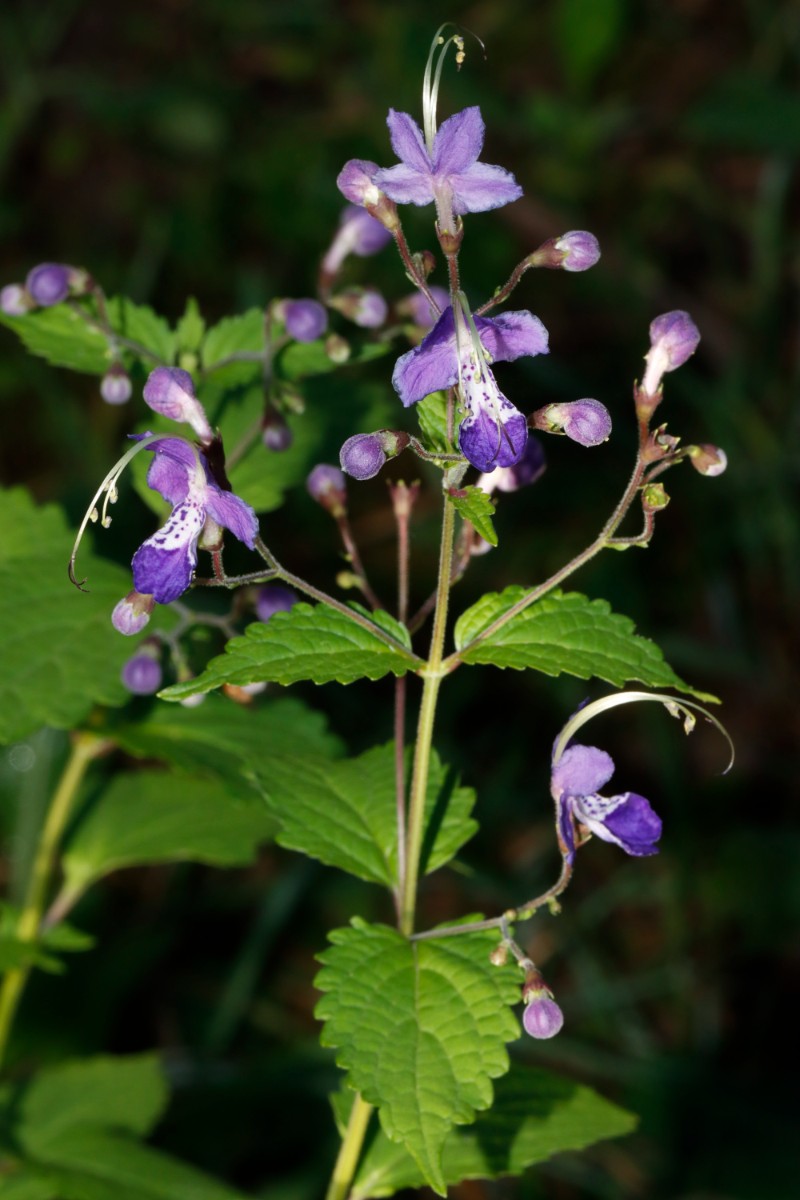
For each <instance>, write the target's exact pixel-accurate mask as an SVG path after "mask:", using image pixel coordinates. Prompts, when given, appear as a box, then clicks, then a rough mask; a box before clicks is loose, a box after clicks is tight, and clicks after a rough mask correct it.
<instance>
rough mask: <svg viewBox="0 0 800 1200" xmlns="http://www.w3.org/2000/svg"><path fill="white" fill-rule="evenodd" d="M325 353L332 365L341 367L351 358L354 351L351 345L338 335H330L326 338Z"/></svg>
mask: <svg viewBox="0 0 800 1200" xmlns="http://www.w3.org/2000/svg"><path fill="white" fill-rule="evenodd" d="M325 353H326V354H327V356H328V358H329V359H330V360H331V362H332V363H336V365H337V366H339V367H340V366H341V365H342V364H343V363H346V362H347V360H348V359H349V358H350V355H351V353H352V350H351V349H350V343H349V342H347V341H345V339H344V338H343V337H342V336H341V334H338V333H329V334H328V336H327V337H326V338H325Z"/></svg>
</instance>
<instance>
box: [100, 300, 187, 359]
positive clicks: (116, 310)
mask: <svg viewBox="0 0 800 1200" xmlns="http://www.w3.org/2000/svg"><path fill="white" fill-rule="evenodd" d="M108 319H109V323H110V325H111V327H112V329H114V330H116V332H117V333H119V334H122V336H123V337H125V338H129V339H130V340H131V341H133V342H136V343H137V344H138V345H139V346H143V347H144V349H145V350H149V351H150V354H151V355H153V357H154V358H156V359H159V360H161V361H162V362H166V363H171V362H172V360H173V358H174V355H175V335H174V334H173V332H172V330H171V329H170V327H169V325H168V324H167V322H166V321H165V320H164V318H163V317H160V316H159V315H158V313H155V312H153V310H152V308H148V307H147V305H145V304H134V303H133V301H132V300H129V299H128V298H127V296H113V297H112V298H111V299H110V300H109V302H108ZM144 363H145V365H146V366H147V367H148V369H149V368H151V367H153V366H154V365H155V364H154V363H153V362H152V361H151V360H150V359H149V358H147V357H146V358H144Z"/></svg>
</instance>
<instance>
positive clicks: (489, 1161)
mask: <svg viewBox="0 0 800 1200" xmlns="http://www.w3.org/2000/svg"><path fill="white" fill-rule="evenodd" d="M334 1101H335V1105H336V1109H337V1113H338V1115H339V1117H340V1119H342V1120H346V1118H347V1109H348V1108H349V1103H348V1097H347V1096H346V1095H345V1094H343V1093H341V1092H340V1093H339V1094H338V1095H337V1096H336V1097H334ZM636 1123H637V1121H636V1117H635V1116H633V1114H632V1113H628V1112H626V1111H625V1110H624V1109H622V1108H618V1107H617V1105H616V1104H612V1103H611V1102H610V1101H609V1100H606V1099H605V1098H604V1097H603V1096H600V1095H599V1094H598V1093H597V1092H595V1091H593V1090H592V1089H591V1088H588V1087H583V1086H581V1085H580V1084H577V1083H575V1082H573V1081H572V1080H570V1079H566V1078H564V1077H563V1076H559V1075H553V1074H551V1073H550V1072H549V1071H541V1070H538V1069H536V1068H531V1067H526V1066H523V1065H522V1064H521V1063H512V1065H511V1070H510V1071H509V1073H508V1075H506V1076H505V1077H504V1078H503V1079H501V1080H499V1081H498V1083H497V1084H496V1086H495V1099H494V1104H493V1105H492V1107H491V1109H489V1111H488V1112H482V1113H479V1114H478V1117H477V1119H476V1121H475V1124H474V1125H472V1126H469V1127H468V1128H466V1129H465V1128H459V1129H454V1130H453V1131H452V1132H451V1133H450V1134H449V1135H448V1137H447V1140H446V1141H445V1144H444V1149H443V1152H442V1174H443V1176H444V1180H445V1183H446V1184H447V1185H448V1186H451V1187H452V1186H455V1185H456V1184H458V1183H461V1182H462V1180H465V1179H500V1178H502V1177H503V1176H507V1175H521V1174H522V1172H523V1171H525V1170H526V1169H527V1168H528V1167H532V1166H534V1165H535V1164H536V1163H541V1162H544V1161H545V1160H546V1159H548V1158H550V1157H552V1155H554V1154H561V1153H563V1152H564V1151H565V1150H583V1149H584V1148H585V1147H587V1146H591V1145H593V1144H594V1143H595V1142H598V1141H602V1140H603V1139H605V1138H613V1137H621V1136H623V1135H624V1134H626V1133H630V1132H631V1131H632V1130H633V1129H635V1127H636ZM424 1183H425V1177H424V1175H423V1174H422V1172H421V1171H420V1169H419V1167H418V1166H417V1164H416V1163H415V1162H414V1160H413V1159H412V1158H411V1156H410V1155H409V1154H407V1153H406V1151H405V1150H404V1149H403V1147H402V1146H398V1145H395V1144H393V1143H392V1142H390V1141H389V1139H388V1138H387V1137H386V1136H385V1134H384V1133H383V1132H382V1131H380V1130H379V1131H378V1132H377V1134H376V1136H375V1137H374V1139H373V1140H372V1142H371V1144H370V1146H369V1148H368V1150H367V1152H366V1154H365V1155H364V1157H363V1159H362V1160H361V1162H360V1163H359V1167H358V1172H357V1174H356V1178H355V1180H354V1183H353V1188H352V1191H351V1200H367V1197H381V1196H391V1195H392V1194H393V1193H394V1192H398V1191H400V1190H401V1189H402V1188H417V1187H421V1186H422V1185H423V1184H424Z"/></svg>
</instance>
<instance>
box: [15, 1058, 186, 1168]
mask: <svg viewBox="0 0 800 1200" xmlns="http://www.w3.org/2000/svg"><path fill="white" fill-rule="evenodd" d="M166 1102H167V1088H166V1084H165V1082H164V1076H163V1073H162V1071H161V1067H160V1064H159V1061H158V1057H157V1055H155V1054H136V1055H130V1056H126V1057H124V1058H112V1057H98V1058H91V1059H82V1060H76V1061H74V1062H67V1063H61V1064H59V1066H57V1067H50V1068H48V1069H47V1070H44V1071H40V1072H39V1074H38V1075H36V1076H35V1078H34V1079H33V1080H32V1082H31V1083H29V1084H28V1085H27V1086H26V1088H25V1091H24V1093H23V1098H22V1101H21V1104H20V1108H19V1121H20V1126H21V1135H22V1138H23V1140H24V1142H25V1146H26V1148H27V1149H28V1150H29V1151H30V1152H32V1153H34V1154H36V1153H38V1152H40V1151H41V1150H42V1149H43V1148H44V1147H45V1146H47V1145H48V1144H49V1143H50V1142H51V1141H53V1140H54V1139H56V1138H58V1137H60V1136H61V1135H62V1134H64V1133H66V1132H68V1131H70V1130H72V1129H75V1128H77V1127H80V1126H84V1125H105V1126H113V1127H114V1128H115V1129H124V1130H126V1131H127V1132H129V1133H135V1134H139V1135H144V1134H146V1133H149V1132H150V1130H151V1129H152V1128H153V1126H154V1125H155V1123H156V1121H157V1120H158V1118H159V1117H160V1116H161V1113H162V1111H163V1109H164V1107H165V1105H166Z"/></svg>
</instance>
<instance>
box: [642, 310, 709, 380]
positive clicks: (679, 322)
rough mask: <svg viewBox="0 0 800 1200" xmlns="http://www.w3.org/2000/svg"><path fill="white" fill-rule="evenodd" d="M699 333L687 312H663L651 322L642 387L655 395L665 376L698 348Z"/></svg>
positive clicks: (681, 364)
mask: <svg viewBox="0 0 800 1200" xmlns="http://www.w3.org/2000/svg"><path fill="white" fill-rule="evenodd" d="M699 342H700V333H699V331H698V329H697V326H696V325H695V323H694V321H693V320H692V318H691V317H690V316H689V314H688V313H687V312H682V311H681V310H680V309H678V310H676V311H675V312H668V313H662V314H661V316H660V317H656V318H655V320H654V321H652V322H651V323H650V349H649V350H648V352H647V354H646V355H645V362H646V363H647V367H646V368H645V373H644V378H643V379H642V391H643V392H644V393H645V394H646V395H648V396H654V395H655V394H656V392H657V391H658V389H659V387H660V385H661V379H662V376H664V375H665V374H666V373H667V372H668V371H675V370H676V369H677V368H678V367H680V366H683V364H684V363H685V362H686V360H687V359H688V358H690V357H691V356H692V355H693V354H694V352H695V350H696V349H697V347H698V345H699Z"/></svg>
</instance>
